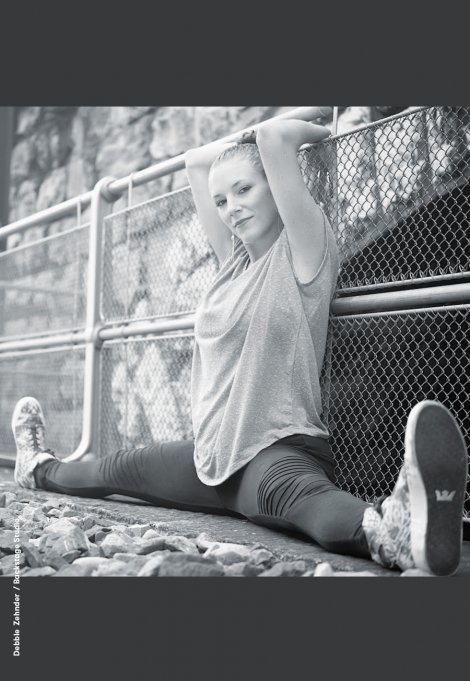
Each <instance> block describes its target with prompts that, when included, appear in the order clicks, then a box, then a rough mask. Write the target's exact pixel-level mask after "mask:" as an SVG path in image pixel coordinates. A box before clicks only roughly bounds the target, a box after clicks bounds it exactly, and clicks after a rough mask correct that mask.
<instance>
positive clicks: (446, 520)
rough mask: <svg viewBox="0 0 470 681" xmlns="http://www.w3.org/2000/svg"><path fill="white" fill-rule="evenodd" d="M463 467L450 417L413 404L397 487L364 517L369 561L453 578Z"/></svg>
mask: <svg viewBox="0 0 470 681" xmlns="http://www.w3.org/2000/svg"><path fill="white" fill-rule="evenodd" d="M467 466H468V462H467V450H466V447H465V442H464V439H463V436H462V433H461V432H460V429H459V427H458V425H457V422H456V421H455V419H454V417H453V416H452V414H451V413H450V412H449V411H448V410H447V409H446V408H445V407H444V406H443V405H442V404H440V403H439V402H433V401H430V400H425V401H423V402H420V403H418V404H417V405H415V406H414V407H413V409H412V410H411V412H410V415H409V417H408V422H407V426H406V433H405V458H404V464H403V466H402V469H401V471H400V474H399V476H398V479H397V482H396V485H395V488H394V490H393V492H392V494H391V495H390V496H389V497H387V498H385V500H384V501H382V500H379V502H378V503H377V504H376V505H375V506H372V507H370V508H368V509H366V511H365V513H364V520H363V528H364V532H365V535H366V538H367V541H368V544H369V549H370V552H371V556H372V558H373V560H375V561H376V562H377V563H379V564H380V565H383V566H385V567H392V568H393V567H398V568H401V569H402V570H406V569H409V568H416V567H417V568H420V569H421V570H425V571H426V572H430V573H432V574H434V575H451V574H453V573H454V572H455V571H456V570H457V568H458V566H459V562H460V552H461V544H462V518H463V505H464V499H465V490H466V482H467Z"/></svg>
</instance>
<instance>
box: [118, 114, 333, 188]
mask: <svg viewBox="0 0 470 681" xmlns="http://www.w3.org/2000/svg"><path fill="white" fill-rule="evenodd" d="M313 108H314V109H317V112H318V113H317V114H316V115H315V112H312V107H307V106H301V107H297V108H296V109H292V111H286V112H284V113H283V114H279V115H278V116H274V117H273V120H277V119H284V120H288V119H290V118H298V119H300V120H306V121H309V120H311V119H312V118H313V119H315V118H317V117H320V116H322V115H325V114H326V113H327V110H329V109H331V107H325V106H323V107H322V106H319V107H313ZM260 125H262V123H257V124H255V125H252V126H250V127H249V128H244V129H243V130H239V131H237V132H235V133H231V134H230V135H225V136H224V137H220V138H219V139H218V141H219V142H222V143H223V142H234V141H235V140H237V139H238V138H239V137H240V135H242V134H243V133H244V132H246V131H247V130H256V129H257V128H259V126H260ZM184 167H185V155H184V154H179V156H175V157H174V158H169V159H167V160H166V161H162V162H161V163H156V164H155V165H153V166H150V167H149V168H145V169H144V170H139V171H138V172H135V173H131V174H130V175H127V176H126V177H123V178H120V179H119V180H115V181H114V182H111V183H110V184H109V185H108V190H109V191H110V192H111V193H115V194H116V195H118V196H120V195H121V194H122V192H124V191H126V190H127V188H128V187H129V184H130V182H131V181H132V186H133V187H138V186H139V185H141V184H145V182H149V181H150V180H155V179H156V178H158V177H162V176H163V175H168V174H169V173H174V172H175V171H177V170H182V169H183V168H184Z"/></svg>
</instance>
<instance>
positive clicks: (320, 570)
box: [305, 562, 377, 577]
mask: <svg viewBox="0 0 470 681" xmlns="http://www.w3.org/2000/svg"><path fill="white" fill-rule="evenodd" d="M305 576H306V575H305ZM313 576H314V577H376V576H377V575H375V574H374V573H373V572H370V571H369V570H362V571H357V572H354V570H351V571H349V570H337V571H336V572H335V571H334V570H333V568H332V567H331V565H330V564H329V563H326V562H325V563H320V564H319V565H317V567H316V568H315V572H314V575H313Z"/></svg>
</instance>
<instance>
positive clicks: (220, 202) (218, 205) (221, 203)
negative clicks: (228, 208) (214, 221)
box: [215, 199, 226, 208]
mask: <svg viewBox="0 0 470 681" xmlns="http://www.w3.org/2000/svg"><path fill="white" fill-rule="evenodd" d="M224 203H226V201H225V199H218V200H217V201H216V202H215V205H216V207H217V208H221V207H222V206H223V205H224Z"/></svg>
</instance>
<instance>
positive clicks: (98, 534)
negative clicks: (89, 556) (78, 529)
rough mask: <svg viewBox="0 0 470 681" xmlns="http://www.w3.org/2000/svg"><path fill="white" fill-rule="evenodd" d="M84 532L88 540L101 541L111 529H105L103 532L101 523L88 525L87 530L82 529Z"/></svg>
mask: <svg viewBox="0 0 470 681" xmlns="http://www.w3.org/2000/svg"><path fill="white" fill-rule="evenodd" d="M82 529H83V528H82ZM84 532H85V534H86V536H87V537H88V539H89V540H90V541H94V542H96V541H98V540H100V541H101V540H102V539H104V538H105V537H106V535H107V534H109V533H110V532H111V530H110V529H107V531H106V532H104V531H103V527H102V526H101V525H93V527H90V529H89V530H84Z"/></svg>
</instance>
